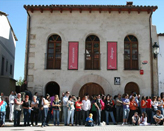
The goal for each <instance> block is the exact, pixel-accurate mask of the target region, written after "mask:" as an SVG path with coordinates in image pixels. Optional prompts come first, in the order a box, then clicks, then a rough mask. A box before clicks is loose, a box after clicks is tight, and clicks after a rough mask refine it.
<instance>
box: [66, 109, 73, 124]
mask: <svg viewBox="0 0 164 131" xmlns="http://www.w3.org/2000/svg"><path fill="white" fill-rule="evenodd" d="M70 117H71V124H73V122H74V110H68V118H67V124H68V125H69V122H70Z"/></svg>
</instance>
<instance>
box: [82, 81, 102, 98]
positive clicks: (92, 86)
mask: <svg viewBox="0 0 164 131" xmlns="http://www.w3.org/2000/svg"><path fill="white" fill-rule="evenodd" d="M86 93H87V94H89V96H92V95H98V94H104V89H103V88H102V87H101V86H100V85H99V84H96V83H87V84H85V85H83V86H82V87H81V89H80V91H79V96H80V97H81V98H83V97H84V95H85V94H86Z"/></svg>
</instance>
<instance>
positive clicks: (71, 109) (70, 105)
mask: <svg viewBox="0 0 164 131" xmlns="http://www.w3.org/2000/svg"><path fill="white" fill-rule="evenodd" d="M67 107H68V118H67V125H69V122H70V117H71V124H72V126H73V122H74V110H75V107H74V102H73V101H72V96H69V99H68V102H67Z"/></svg>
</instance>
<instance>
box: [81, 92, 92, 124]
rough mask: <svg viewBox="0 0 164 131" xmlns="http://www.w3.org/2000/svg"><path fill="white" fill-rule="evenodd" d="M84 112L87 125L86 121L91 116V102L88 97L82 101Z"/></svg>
mask: <svg viewBox="0 0 164 131" xmlns="http://www.w3.org/2000/svg"><path fill="white" fill-rule="evenodd" d="M82 103H83V105H82V112H83V125H85V120H86V118H87V117H88V116H89V111H90V109H91V102H90V100H88V96H87V95H86V96H85V98H84V100H82Z"/></svg>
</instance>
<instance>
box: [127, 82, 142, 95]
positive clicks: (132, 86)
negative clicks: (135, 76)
mask: <svg viewBox="0 0 164 131" xmlns="http://www.w3.org/2000/svg"><path fill="white" fill-rule="evenodd" d="M132 91H134V92H136V93H137V94H140V91H139V87H138V85H137V84H136V83H134V82H129V83H127V84H126V86H125V91H124V92H125V93H127V94H129V95H131V92H132Z"/></svg>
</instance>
